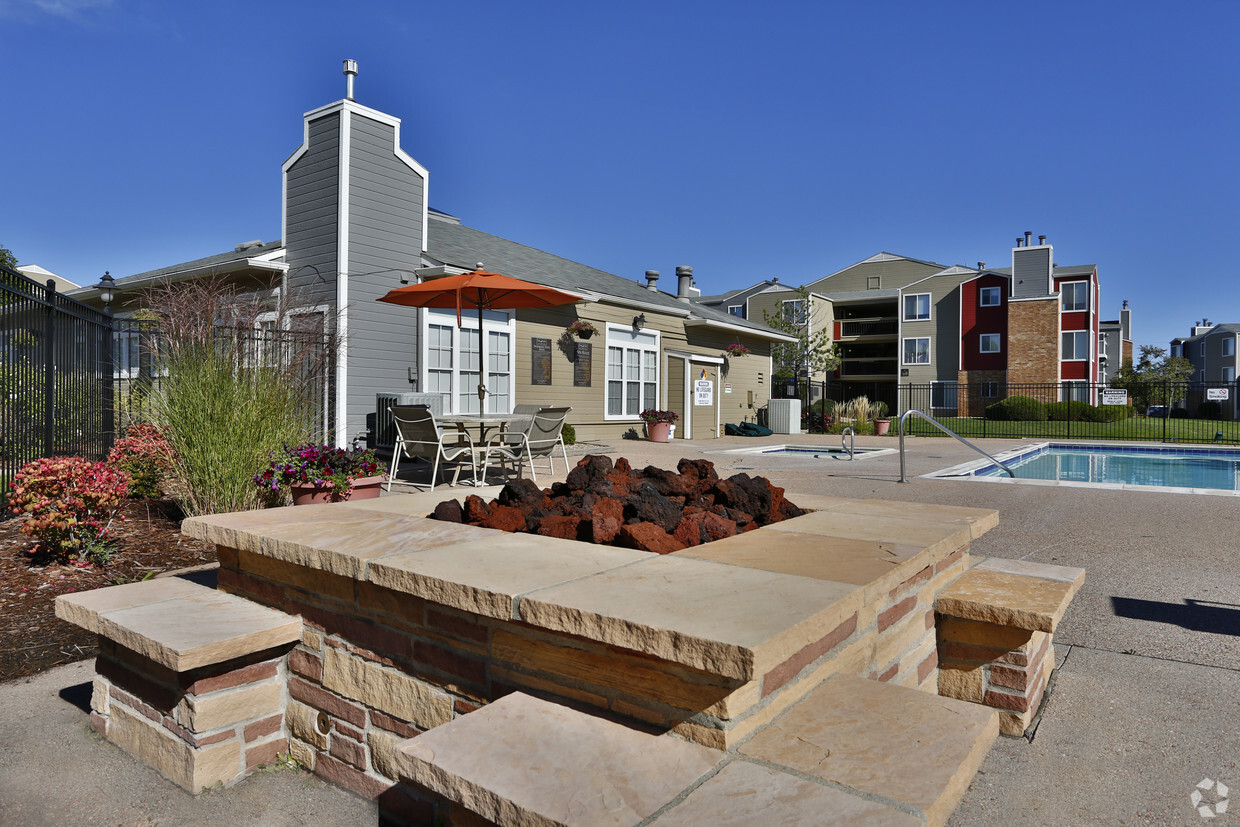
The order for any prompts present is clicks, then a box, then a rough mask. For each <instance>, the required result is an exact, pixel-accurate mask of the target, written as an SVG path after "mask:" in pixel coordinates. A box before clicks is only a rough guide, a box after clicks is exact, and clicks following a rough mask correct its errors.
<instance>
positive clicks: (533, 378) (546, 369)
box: [530, 336, 551, 385]
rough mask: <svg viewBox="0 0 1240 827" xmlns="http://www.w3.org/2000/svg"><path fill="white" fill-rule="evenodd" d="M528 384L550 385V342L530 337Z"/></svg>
mask: <svg viewBox="0 0 1240 827" xmlns="http://www.w3.org/2000/svg"><path fill="white" fill-rule="evenodd" d="M530 384H531V385H550V384H551V340H550V339H543V338H540V337H538V336H532V337H530Z"/></svg>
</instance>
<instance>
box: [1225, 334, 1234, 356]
mask: <svg viewBox="0 0 1240 827" xmlns="http://www.w3.org/2000/svg"><path fill="white" fill-rule="evenodd" d="M1223 355H1224V356H1235V355H1236V338H1235V337H1234V336H1228V337H1226V338H1225V339H1223Z"/></svg>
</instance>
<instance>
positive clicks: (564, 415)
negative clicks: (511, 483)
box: [482, 407, 572, 482]
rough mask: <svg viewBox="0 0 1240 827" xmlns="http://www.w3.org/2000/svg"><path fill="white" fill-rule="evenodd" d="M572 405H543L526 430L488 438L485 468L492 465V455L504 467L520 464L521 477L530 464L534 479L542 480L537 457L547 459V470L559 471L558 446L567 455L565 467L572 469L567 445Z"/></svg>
mask: <svg viewBox="0 0 1240 827" xmlns="http://www.w3.org/2000/svg"><path fill="white" fill-rule="evenodd" d="M571 410H572V408H567V407H566V408H539V409H538V412H537V413H535V414H534V415H533V416H532V417H531V418H530V424H529V425H528V426H527V427H526V429H525V430H524V431H515V432H514V431H507V432H505V433H501V434H496V435H495V436H493V437H491V438H490V439H489V440H487V444H486V451H485V454H484V459H483V461H482V467H483V468H486V467H487V466H488V465H490V462H491V454H492V453H495V454H496V456H497V457H498V458H499V463H500V466H501V467H503V468H504V469H505V470H506V469H507V468H508V463H509V462H515V463H516V464H517V476H518V477H520V476H521V472H522V471H523V470H524V468H525V464H526V462H528V463H529V465H530V478H531V479H533V480H534V482H538V474H537V472H536V471H535V469H534V460H535V459H546V460H547V470H548V471H549V472H550V473H552V474H554V473H555V453H554V452H555V449H556V447H557V446H558V447H559V449H560V454H561V456H563V458H564V470H565V471H567V470H568V448H567V447H565V445H564V437H563V436H562V433H563V431H564V421H565V420H566V419H568V412H569V411H571Z"/></svg>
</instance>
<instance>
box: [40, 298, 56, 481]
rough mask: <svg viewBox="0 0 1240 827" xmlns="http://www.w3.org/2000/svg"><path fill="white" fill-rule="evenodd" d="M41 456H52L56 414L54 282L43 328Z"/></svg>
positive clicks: (48, 299)
mask: <svg viewBox="0 0 1240 827" xmlns="http://www.w3.org/2000/svg"><path fill="white" fill-rule="evenodd" d="M43 345H44V347H43V456H45V457H50V456H51V455H52V443H53V441H54V439H53V432H52V424H53V423H54V422H55V414H56V282H55V280H54V279H48V280H47V321H46V323H45V324H44V327H43Z"/></svg>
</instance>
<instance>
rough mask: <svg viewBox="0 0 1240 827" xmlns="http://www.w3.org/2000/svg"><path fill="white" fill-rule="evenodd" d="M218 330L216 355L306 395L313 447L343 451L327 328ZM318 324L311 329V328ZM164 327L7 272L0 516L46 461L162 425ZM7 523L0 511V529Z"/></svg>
mask: <svg viewBox="0 0 1240 827" xmlns="http://www.w3.org/2000/svg"><path fill="white" fill-rule="evenodd" d="M292 318H293V320H294V322H296V323H295V324H279V323H260V324H257V325H254V326H244V327H218V328H215V330H214V334H213V335H214V340H215V346H216V348H218V349H219V350H220V352H223V353H227V354H228V355H229V357H230V359H232V360H233V361H234V362H235V364H236V365H237V367H238V368H239V369H245V368H263V369H271V368H274V369H275V370H267V371H266V372H267V373H268V374H269V375H270V376H271V377H272V379H273V380H274V381H282V382H287V383H289V384H290V385H291V386H293V387H295V388H297V390H298V393H299V394H300V396H299V398H300V399H301V400H302V409H303V410H304V411H305V412H307V413H308V414H309V415H310V416H309V419H310V426H309V427H310V433H308V434H307V438H308V439H309V440H312V441H321V442H324V443H331V442H333V441H334V438H335V436H334V422H335V415H334V414H335V408H334V400H335V388H334V377H335V351H334V348H333V347H332V344H331V337H330V336H329V335H327V333H326V331H324V330H323V329H322V324H321V323H320V322H318V320H317V319H312V317H310V316H304V317H292ZM307 320H310V321H307ZM168 354H169V350H168V340H167V337H166V336H165V333H164V332H163V331H162V330H161V329H160V326H159V324H158V323H157V322H155V321H150V320H139V319H114V318H112V316H111V315H110V314H109V313H107V312H104V311H100V310H96V309H95V308H92V307H90V306H89V305H85V304H82V303H81V302H78V301H75V300H74V299H72V298H69V297H67V296H64V295H61V294H60V293H58V292H57V290H56V288H55V284H54V282H50V281H49V283H48V284H39V283H38V282H36V281H33V280H32V279H29V278H27V277H25V276H23V275H22V274H21V273H18V272H15V271H13V270H10V269H8V268H6V267H3V266H0V506H2V504H3V501H4V499H5V494H6V492H7V488H8V482H9V480H10V479H11V478H12V476H13V474H14V473H16V471H17V470H18V469H19V468H21V466H22V465H24V464H25V463H27V462H30V461H31V460H34V459H38V458H40V457H50V456H67V455H74V456H83V457H87V458H89V459H92V460H96V461H99V460H102V459H104V458H106V457H107V454H108V451H109V450H111V447H112V444H113V441H114V439H115V438H116V436H117V435H118V434H124V433H125V430H126V429H127V428H128V426H130V425H132V424H134V423H138V422H147V421H151V420H152V419H153V414H154V412H153V410H152V400H153V398H154V397H155V395H156V394H158V393H159V391H160V390H161V387H162V385H163V383H164V382H165V381H166V379H167V376H168V370H169V366H168ZM5 516H7V513H6V512H2V510H0V519H3V518H4V517H5Z"/></svg>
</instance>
